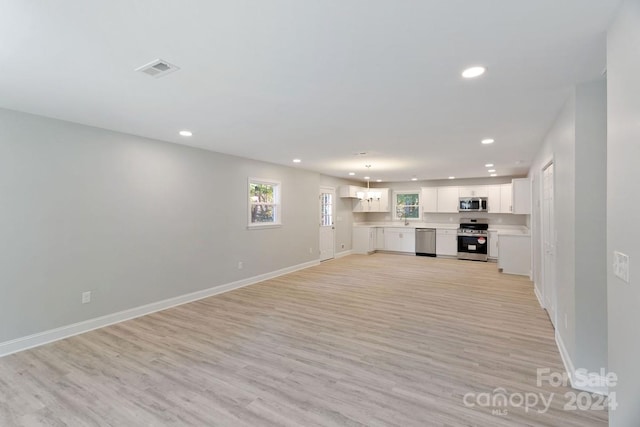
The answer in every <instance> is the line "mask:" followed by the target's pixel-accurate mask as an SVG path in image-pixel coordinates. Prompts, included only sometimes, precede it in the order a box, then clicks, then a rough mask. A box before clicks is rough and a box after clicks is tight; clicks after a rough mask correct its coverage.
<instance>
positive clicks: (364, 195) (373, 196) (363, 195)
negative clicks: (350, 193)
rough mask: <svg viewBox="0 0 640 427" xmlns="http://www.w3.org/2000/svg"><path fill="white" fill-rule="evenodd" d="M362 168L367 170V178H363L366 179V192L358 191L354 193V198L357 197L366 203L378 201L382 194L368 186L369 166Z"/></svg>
mask: <svg viewBox="0 0 640 427" xmlns="http://www.w3.org/2000/svg"><path fill="white" fill-rule="evenodd" d="M364 167H366V168H367V176H366V177H365V178H366V179H367V191H366V192H365V191H358V192H356V196H357V197H358V199H360V200H366V201H367V202H372V201H374V200H380V198H381V197H382V193H381V192H380V191H375V188H374V189H371V186H370V181H371V176H370V174H369V172H370V171H371V165H364Z"/></svg>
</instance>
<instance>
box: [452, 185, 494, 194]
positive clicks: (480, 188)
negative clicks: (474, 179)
mask: <svg viewBox="0 0 640 427" xmlns="http://www.w3.org/2000/svg"><path fill="white" fill-rule="evenodd" d="M458 195H459V197H489V190H488V188H487V187H485V186H484V185H475V186H472V187H459V188H458Z"/></svg>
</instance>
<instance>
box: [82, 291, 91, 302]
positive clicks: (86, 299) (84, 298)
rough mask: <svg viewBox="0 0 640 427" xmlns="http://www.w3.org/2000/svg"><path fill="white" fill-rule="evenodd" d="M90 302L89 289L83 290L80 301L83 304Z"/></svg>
mask: <svg viewBox="0 0 640 427" xmlns="http://www.w3.org/2000/svg"><path fill="white" fill-rule="evenodd" d="M90 302H91V291H87V292H83V293H82V303H83V304H88V303H90Z"/></svg>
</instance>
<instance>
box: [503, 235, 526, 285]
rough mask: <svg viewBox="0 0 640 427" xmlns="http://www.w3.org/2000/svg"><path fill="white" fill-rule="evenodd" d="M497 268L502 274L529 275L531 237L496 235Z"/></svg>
mask: <svg viewBox="0 0 640 427" xmlns="http://www.w3.org/2000/svg"><path fill="white" fill-rule="evenodd" d="M498 245H499V249H500V256H499V257H498V268H499V269H501V270H502V272H503V273H509V274H520V275H523V276H530V275H531V236H529V235H527V234H498Z"/></svg>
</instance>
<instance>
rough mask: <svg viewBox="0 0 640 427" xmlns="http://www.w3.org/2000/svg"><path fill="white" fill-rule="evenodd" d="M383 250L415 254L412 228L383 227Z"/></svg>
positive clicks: (414, 233)
mask: <svg viewBox="0 0 640 427" xmlns="http://www.w3.org/2000/svg"><path fill="white" fill-rule="evenodd" d="M384 250H385V251H393V252H410V253H415V252H416V231H415V229H413V228H398V227H385V229H384Z"/></svg>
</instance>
